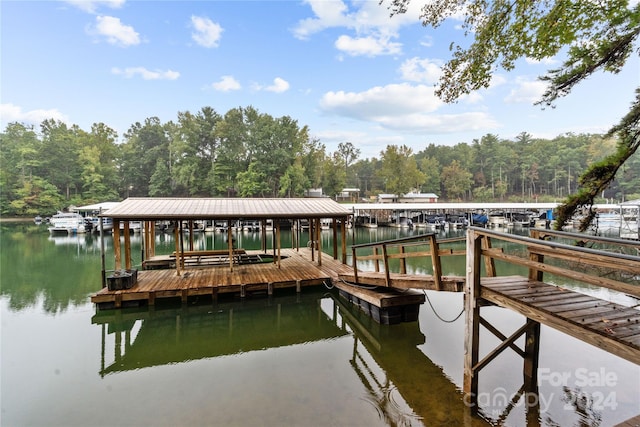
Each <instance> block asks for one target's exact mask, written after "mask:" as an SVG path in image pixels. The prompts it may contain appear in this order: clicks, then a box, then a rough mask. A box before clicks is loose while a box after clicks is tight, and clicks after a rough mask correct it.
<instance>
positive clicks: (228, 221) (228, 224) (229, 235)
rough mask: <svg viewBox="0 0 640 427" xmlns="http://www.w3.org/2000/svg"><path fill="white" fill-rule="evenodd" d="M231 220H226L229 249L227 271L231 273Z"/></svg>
mask: <svg viewBox="0 0 640 427" xmlns="http://www.w3.org/2000/svg"><path fill="white" fill-rule="evenodd" d="M231 228H232V227H231V220H230V219H228V220H227V246H228V247H229V269H230V271H231V272H233V249H234V248H233V230H232V229H231Z"/></svg>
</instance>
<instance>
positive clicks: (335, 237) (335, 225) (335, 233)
mask: <svg viewBox="0 0 640 427" xmlns="http://www.w3.org/2000/svg"><path fill="white" fill-rule="evenodd" d="M331 225H332V228H333V259H338V219H337V218H333V220H332V224H331ZM343 234H344V233H343Z"/></svg>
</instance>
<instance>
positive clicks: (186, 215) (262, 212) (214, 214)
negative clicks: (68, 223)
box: [103, 197, 352, 220]
mask: <svg viewBox="0 0 640 427" xmlns="http://www.w3.org/2000/svg"><path fill="white" fill-rule="evenodd" d="M351 213H352V212H351V210H350V209H348V208H347V207H345V206H343V205H340V204H339V203H336V202H335V201H333V200H331V199H328V198H313V199H230V198H228V199H227V198H224V199H223V198H155V197H140V198H138V197H132V198H128V199H126V200H124V201H123V202H120V204H118V206H116V207H114V208H112V209H109V212H108V213H106V214H104V215H103V216H109V217H111V218H118V219H130V220H132V219H136V220H144V219H234V218H247V219H261V218H264V219H275V218H294V219H295V218H343V217H346V216H348V215H350V214H351Z"/></svg>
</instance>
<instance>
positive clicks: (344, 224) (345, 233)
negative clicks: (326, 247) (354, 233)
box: [340, 218, 355, 264]
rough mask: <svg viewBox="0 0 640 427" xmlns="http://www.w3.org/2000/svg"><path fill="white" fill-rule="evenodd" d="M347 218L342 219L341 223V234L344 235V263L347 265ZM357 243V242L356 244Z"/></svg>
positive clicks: (342, 236)
mask: <svg viewBox="0 0 640 427" xmlns="http://www.w3.org/2000/svg"><path fill="white" fill-rule="evenodd" d="M346 222H347V218H342V222H341V223H340V233H342V235H341V238H342V263H343V264H346V263H347V224H346ZM354 243H355V242H354Z"/></svg>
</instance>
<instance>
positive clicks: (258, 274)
mask: <svg viewBox="0 0 640 427" xmlns="http://www.w3.org/2000/svg"><path fill="white" fill-rule="evenodd" d="M255 253H258V251H255ZM247 254H252V252H251V251H247ZM281 255H282V256H283V257H286V258H283V259H282V260H281V261H280V268H278V266H277V264H274V263H258V264H240V265H234V266H233V271H231V269H230V267H229V266H228V265H216V266H204V267H187V268H186V269H183V270H181V271H180V276H178V275H177V274H176V270H175V269H170V270H169V269H165V270H143V271H139V272H138V280H137V283H136V284H135V285H134V286H133V287H132V288H131V289H123V290H112V291H110V290H108V289H107V288H103V289H102V290H100V291H98V292H97V293H96V294H94V295H92V296H91V301H92V302H93V303H95V304H98V306H100V305H103V306H109V305H112V306H115V307H120V306H121V305H122V303H123V302H126V301H138V302H148V303H149V304H154V302H155V300H156V299H159V298H174V297H180V298H182V299H183V300H186V299H187V298H189V297H192V296H199V295H217V294H221V293H229V292H239V293H240V294H241V295H244V293H245V292H254V291H267V292H269V293H271V292H273V290H274V289H279V288H298V287H304V286H316V285H322V284H323V283H324V282H327V283H330V282H331V280H332V279H335V278H337V275H338V274H339V273H340V272H344V271H350V270H351V267H350V266H347V265H344V264H342V263H341V262H340V261H338V260H334V259H333V258H332V257H331V256H329V255H327V254H322V265H318V263H317V252H316V254H315V255H316V258H315V261H311V250H310V249H307V248H300V249H299V250H296V249H282V250H281Z"/></svg>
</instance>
